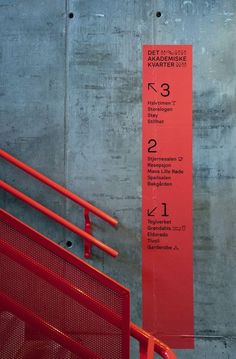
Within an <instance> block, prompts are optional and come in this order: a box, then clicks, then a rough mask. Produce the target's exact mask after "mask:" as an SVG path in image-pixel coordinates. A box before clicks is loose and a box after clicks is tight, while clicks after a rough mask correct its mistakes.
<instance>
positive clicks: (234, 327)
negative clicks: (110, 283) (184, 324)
mask: <svg viewBox="0 0 236 359" xmlns="http://www.w3.org/2000/svg"><path fill="white" fill-rule="evenodd" d="M235 10H236V2H235V1H234V0H221V1H220V0H208V1H205V0H198V1H197V0H195V1H194V0H193V1H183V0H175V1H174V0H166V1H164V0H159V1H158V0H145V1H142V0H122V1H121V0H89V1H88V0H68V1H62V0H53V1H50V0H41V1H40V0H37V1H36V0H0V74H1V81H0V128H1V130H0V145H1V147H2V148H4V149H5V150H7V151H9V152H10V153H12V154H13V155H16V156H18V157H19V158H20V159H22V160H23V161H25V162H27V163H29V164H31V165H32V166H34V167H35V168H37V169H39V170H40V171H42V172H43V173H45V174H46V175H48V176H51V177H52V178H53V179H55V180H57V181H58V182H59V183H62V184H64V185H66V186H68V187H69V188H70V189H71V190H73V191H75V192H77V193H78V194H80V195H82V196H84V197H85V198H87V200H89V201H91V202H92V203H94V204H95V205H97V206H99V207H100V208H102V209H104V210H105V211H108V212H109V213H110V214H112V215H114V216H115V217H117V218H118V219H119V221H120V226H119V229H117V230H115V229H113V228H110V227H109V225H106V224H104V223H103V222H102V221H100V220H98V219H94V223H95V224H94V234H95V235H97V237H98V238H103V239H104V241H105V242H106V243H107V244H110V245H111V246H114V247H115V248H117V249H118V250H119V251H120V256H119V258H117V259H115V260H114V259H111V258H109V257H108V256H106V255H103V254H102V253H101V251H99V250H96V249H95V250H94V257H93V260H92V261H90V262H91V263H92V264H93V265H95V266H96V267H98V268H100V269H102V270H103V271H105V272H106V273H108V274H109V275H111V276H113V277H114V278H115V279H117V280H118V281H120V282H122V283H123V284H124V285H126V286H128V287H129V288H130V289H131V293H132V319H133V320H134V321H136V322H137V323H138V324H141V123H142V119H141V76H142V72H141V69H142V63H141V50H142V45H143V44H145V43H146V44H162V43H163V44H165V43H167V44H175V43H176V44H178V43H187V44H193V49H194V88H193V91H194V113H193V115H194V116H193V118H194V223H195V231H194V249H195V256H194V258H195V260H194V270H195V334H196V348H195V350H193V351H178V354H179V358H183V359H184V358H191V359H192V358H193V359H196V358H197V359H198V358H206V359H212V358H214V359H218V358H219V359H221V358H223V359H224V358H232V359H233V358H235V357H236V270H235V269H236V261H235V257H236V245H235V229H236V225H235V223H236V222H235V219H234V218H235V215H234V209H235V204H236V186H235V184H236V180H235V178H236V165H235V161H234V160H235V156H236V141H235V139H236V120H235V101H234V97H235V76H236V71H235V70H236V69H235V55H236V49H235V33H236V24H235ZM157 11H161V13H162V16H161V17H156V12H157ZM69 13H73V15H74V16H73V17H72V18H70V17H69V16H68V15H69ZM0 171H1V177H2V178H3V179H5V180H7V181H8V182H9V183H11V184H13V185H17V186H18V188H20V189H22V190H23V191H25V192H26V193H28V194H30V195H31V196H33V197H34V198H36V199H38V200H40V201H41V202H42V203H43V204H46V205H48V206H49V207H50V208H52V209H54V210H55V211H57V212H58V213H60V214H62V215H64V216H66V217H69V218H70V219H71V220H72V221H74V222H75V223H78V224H80V225H82V219H81V214H82V212H81V210H80V209H78V207H76V206H75V205H72V204H71V203H70V202H67V201H64V200H63V199H62V198H61V197H60V196H59V195H55V193H53V192H52V191H51V190H49V189H46V188H45V186H42V185H39V184H38V182H36V181H35V180H32V179H29V178H27V176H25V175H23V174H22V173H20V172H19V170H17V169H14V168H12V167H11V166H9V165H6V164H5V163H4V166H3V161H1V164H0ZM0 195H1V197H0V204H1V206H2V207H3V208H6V209H8V210H9V211H10V212H11V213H13V214H16V215H18V216H20V218H22V219H25V220H26V221H27V222H28V223H29V224H31V225H34V226H35V227H36V228H38V229H39V230H41V231H42V232H43V233H45V234H47V235H49V236H50V237H52V238H53V239H54V240H55V241H57V242H59V243H61V244H62V245H63V246H66V242H67V241H68V240H70V241H72V242H73V246H72V248H71V250H72V251H73V252H75V253H77V254H79V255H81V254H82V251H83V248H82V245H81V242H80V241H79V239H77V238H75V237H74V236H72V235H71V234H69V233H68V232H67V231H64V230H63V229H62V228H61V227H60V226H59V225H56V224H52V223H51V221H49V220H47V219H46V218H45V217H44V216H42V215H39V214H38V213H36V211H33V210H31V209H30V208H29V207H28V206H27V205H24V204H22V203H20V202H19V201H17V200H15V199H13V198H12V197H11V196H9V195H6V194H5V193H3V192H0ZM136 357H137V353H136V347H135V346H133V349H132V358H136Z"/></svg>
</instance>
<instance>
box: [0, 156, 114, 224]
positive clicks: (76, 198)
mask: <svg viewBox="0 0 236 359" xmlns="http://www.w3.org/2000/svg"><path fill="white" fill-rule="evenodd" d="M0 157H2V158H4V159H5V160H6V161H8V162H10V163H11V164H13V165H14V166H16V167H18V168H20V169H21V170H23V171H25V172H26V173H28V174H29V175H31V176H32V177H34V178H36V179H38V180H39V181H40V182H43V183H45V184H46V185H47V186H49V187H51V188H53V189H54V190H55V191H57V192H59V193H61V194H62V195H63V196H65V197H67V198H69V199H71V200H72V201H74V202H75V203H77V204H79V205H80V206H82V207H84V208H86V209H87V210H88V211H89V212H91V213H93V214H95V215H96V216H98V217H100V218H101V219H103V220H104V221H106V222H107V223H110V224H111V225H113V226H116V225H117V224H118V221H117V220H116V219H115V218H113V217H111V216H110V215H109V214H107V213H105V212H103V211H102V210H100V209H99V208H97V207H95V206H93V205H92V204H91V203H89V202H87V201H86V200H84V199H83V198H81V197H79V196H78V195H76V194H75V193H73V192H71V191H70V190H68V189H67V188H65V187H63V186H61V185H60V184H58V183H56V182H55V181H53V180H52V179H50V178H49V177H47V176H45V175H43V174H42V173H40V172H38V171H36V170H35V169H33V168H32V167H30V166H29V165H27V164H25V163H24V162H22V161H20V160H18V159H17V158H15V157H13V156H12V155H10V154H9V153H8V152H6V151H4V150H2V149H0Z"/></svg>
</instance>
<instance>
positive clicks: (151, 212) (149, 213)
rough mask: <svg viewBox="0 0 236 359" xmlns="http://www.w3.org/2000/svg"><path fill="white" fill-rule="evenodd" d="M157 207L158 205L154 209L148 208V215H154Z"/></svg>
mask: <svg viewBox="0 0 236 359" xmlns="http://www.w3.org/2000/svg"><path fill="white" fill-rule="evenodd" d="M156 209H157V207H154V208H153V209H152V210H150V209H148V210H147V215H148V216H149V217H154V214H153V212H154V211H155V210H156Z"/></svg>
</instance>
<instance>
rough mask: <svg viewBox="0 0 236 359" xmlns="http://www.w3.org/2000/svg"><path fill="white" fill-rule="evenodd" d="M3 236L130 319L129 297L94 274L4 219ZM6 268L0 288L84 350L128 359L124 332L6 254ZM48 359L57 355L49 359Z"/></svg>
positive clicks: (2, 260)
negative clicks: (127, 311)
mask: <svg viewBox="0 0 236 359" xmlns="http://www.w3.org/2000/svg"><path fill="white" fill-rule="evenodd" d="M0 234H1V240H5V241H6V242H7V243H8V244H10V245H12V246H13V247H14V248H16V249H17V250H19V251H21V252H22V253H24V254H25V255H27V256H28V257H31V258H33V259H34V260H35V261H36V262H38V263H40V264H42V265H44V266H45V267H47V268H48V269H50V270H51V271H52V272H54V273H56V274H57V275H59V276H60V277H61V278H64V279H66V280H67V281H68V282H69V283H71V284H73V285H74V286H76V287H78V288H79V289H80V290H82V291H83V292H84V293H85V294H87V295H89V296H90V297H92V298H93V299H95V300H96V301H98V302H100V303H102V304H103V305H104V306H105V307H107V308H108V309H110V310H112V311H113V312H115V313H116V314H117V315H119V317H120V318H122V316H124V314H125V313H124V312H123V308H124V302H123V301H124V297H123V296H122V293H121V292H118V291H115V290H112V289H111V288H108V287H107V286H105V285H104V284H102V283H100V282H99V281H98V280H97V279H96V278H93V277H92V276H91V275H90V274H88V273H86V272H85V271H82V270H80V269H79V268H77V267H75V266H73V265H72V264H71V263H69V262H67V261H66V260H64V259H62V258H61V257H59V256H57V255H56V254H55V253H53V252H51V251H49V250H47V249H46V248H45V247H43V246H41V245H40V244H38V243H37V242H34V241H33V240H32V238H30V237H28V236H25V235H23V234H22V233H20V232H19V231H17V230H16V229H14V228H12V227H11V226H10V225H9V224H8V223H5V222H4V221H3V220H0ZM0 268H1V269H0V271H1V272H0V273H1V282H0V288H1V290H2V291H3V292H4V293H5V294H7V295H8V296H9V297H11V298H13V299H14V300H16V301H17V302H18V303H21V304H22V305H23V306H24V307H26V308H28V309H30V310H32V311H33V312H34V313H36V314H37V315H39V316H40V317H41V318H43V319H44V320H45V321H46V322H47V323H49V324H51V325H53V326H54V327H56V328H57V329H58V330H60V331H62V332H63V333H65V334H66V335H68V336H69V337H71V338H72V339H74V340H76V341H77V342H79V343H80V344H81V343H82V344H83V346H84V347H86V348H88V349H89V350H91V351H92V352H94V353H96V354H97V355H98V357H99V358H104V359H123V358H124V355H123V356H122V350H123V334H122V330H121V329H120V328H117V327H116V326H114V325H113V324H111V323H109V322H108V321H107V320H105V319H104V318H102V317H101V316H100V315H99V313H94V312H92V311H91V310H89V309H88V308H86V307H85V306H83V305H81V304H80V303H79V302H78V301H76V300H74V299H73V298H71V297H69V296H68V295H66V294H65V293H63V292H62V291H61V290H59V289H58V288H56V287H55V286H53V285H51V284H50V283H48V282H47V281H46V280H44V279H42V278H40V277H39V276H38V275H36V274H34V273H32V272H31V271H30V270H28V269H26V268H24V267H23V266H22V265H20V264H19V263H16V262H15V261H13V260H12V259H10V258H9V257H7V256H6V255H5V254H1V256H0ZM127 319H128V318H126V320H127ZM128 320H129V319H128ZM127 353H128V348H127ZM53 355H54V354H53ZM66 355H67V354H66ZM34 358H36V357H34ZM53 358H54V357H53ZM65 358H66V356H65ZM74 358H75V357H74ZM76 358H79V356H76ZM48 359H51V357H49V356H48ZM88 359H89V358H88Z"/></svg>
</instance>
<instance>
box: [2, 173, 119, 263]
mask: <svg viewBox="0 0 236 359" xmlns="http://www.w3.org/2000/svg"><path fill="white" fill-rule="evenodd" d="M0 188H2V189H4V190H5V191H7V192H9V193H11V194H12V195H13V196H15V197H17V198H19V199H20V200H22V201H24V202H26V203H27V204H29V205H30V206H31V207H33V208H35V209H37V211H39V212H41V213H43V214H45V215H46V216H48V217H50V218H52V219H53V220H54V221H56V222H58V223H60V224H61V225H63V226H64V227H65V228H67V229H69V230H71V231H72V232H74V233H75V234H77V235H78V236H80V237H82V238H84V239H85V240H86V241H87V242H89V243H92V244H93V245H95V246H96V247H98V248H100V249H101V250H103V251H104V252H106V253H107V254H109V255H111V256H112V257H116V256H117V255H118V252H117V251H116V250H114V249H112V248H110V247H109V246H107V245H106V244H104V243H103V242H101V241H100V240H98V239H97V238H95V237H93V236H92V235H91V234H89V233H88V232H86V231H83V230H82V229H80V228H79V227H77V226H75V225H74V224H73V223H71V222H69V221H68V220H66V219H64V218H63V217H61V216H59V215H58V214H57V213H55V212H53V211H52V210H50V209H48V208H47V207H45V206H43V205H42V204H40V203H39V202H37V201H35V200H33V199H32V198H31V197H29V196H27V195H26V194H24V193H22V192H21V191H19V190H17V189H16V188H14V187H12V186H10V185H9V184H7V183H6V182H4V181H2V180H0Z"/></svg>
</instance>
